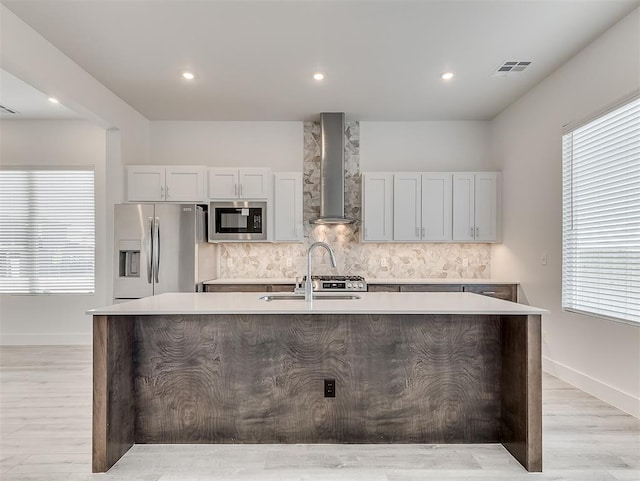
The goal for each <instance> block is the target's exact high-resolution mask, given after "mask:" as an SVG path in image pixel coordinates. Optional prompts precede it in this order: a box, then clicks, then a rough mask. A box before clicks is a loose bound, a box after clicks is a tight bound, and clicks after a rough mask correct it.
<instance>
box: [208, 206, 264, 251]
mask: <svg viewBox="0 0 640 481" xmlns="http://www.w3.org/2000/svg"><path fill="white" fill-rule="evenodd" d="M256 240H267V203H266V202H264V201H263V202H249V201H243V200H237V201H231V202H211V203H210V205H209V242H219V241H256Z"/></svg>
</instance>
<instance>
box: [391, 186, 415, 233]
mask: <svg viewBox="0 0 640 481" xmlns="http://www.w3.org/2000/svg"><path fill="white" fill-rule="evenodd" d="M421 195H422V176H421V175H420V174H413V173H409V174H395V175H394V176H393V240H395V241H419V240H420V235H421V227H422V226H421V219H422V212H421V210H422V209H421V207H422V202H421Z"/></svg>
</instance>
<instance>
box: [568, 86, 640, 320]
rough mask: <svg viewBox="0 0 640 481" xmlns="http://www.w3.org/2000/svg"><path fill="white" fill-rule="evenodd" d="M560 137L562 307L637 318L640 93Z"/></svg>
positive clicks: (639, 315) (639, 303)
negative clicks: (561, 178)
mask: <svg viewBox="0 0 640 481" xmlns="http://www.w3.org/2000/svg"><path fill="white" fill-rule="evenodd" d="M562 144H563V145H562V160H563V229H562V230H563V236H562V237H563V239H562V307H563V308H564V309H566V310H570V311H576V312H580V313H584V314H592V315H597V316H600V317H606V318H611V319H615V320H622V321H626V322H634V323H636V322H638V323H640V98H635V99H633V100H631V101H630V102H627V103H626V104H624V105H623V106H621V107H618V108H616V109H614V110H612V111H609V112H607V113H605V114H603V115H601V116H600V117H598V118H596V119H595V120H592V121H590V122H589V123H587V124H584V125H582V126H580V127H578V128H575V129H573V130H571V131H569V132H567V133H566V134H565V135H564V136H563V142H562Z"/></svg>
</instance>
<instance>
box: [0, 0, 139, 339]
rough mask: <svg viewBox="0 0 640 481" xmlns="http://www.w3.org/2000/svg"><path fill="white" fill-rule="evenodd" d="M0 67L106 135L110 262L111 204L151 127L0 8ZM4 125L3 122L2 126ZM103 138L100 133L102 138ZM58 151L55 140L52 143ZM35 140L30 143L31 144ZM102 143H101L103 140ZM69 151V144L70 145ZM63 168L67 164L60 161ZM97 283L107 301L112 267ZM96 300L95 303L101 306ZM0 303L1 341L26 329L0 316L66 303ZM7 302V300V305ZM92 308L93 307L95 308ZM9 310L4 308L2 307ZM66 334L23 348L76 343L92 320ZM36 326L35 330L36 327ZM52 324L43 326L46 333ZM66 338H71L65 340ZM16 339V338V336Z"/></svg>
mask: <svg viewBox="0 0 640 481" xmlns="http://www.w3.org/2000/svg"><path fill="white" fill-rule="evenodd" d="M0 44H1V45H2V48H1V49H0V67H2V68H3V69H4V70H6V71H7V72H9V73H11V74H12V75H14V76H15V77H17V78H19V79H21V80H23V81H24V82H26V83H28V84H30V85H32V86H33V87H35V88H36V89H38V90H40V91H41V92H43V93H45V94H47V95H51V96H54V97H56V98H58V99H59V100H60V102H62V103H63V104H64V105H65V106H66V107H69V108H70V109H72V110H74V111H76V112H77V113H79V114H80V115H82V116H83V117H84V118H86V119H87V120H89V121H91V122H93V123H95V124H96V125H100V126H102V128H103V129H104V128H106V129H108V130H107V132H106V153H104V147H103V155H105V156H106V162H105V163H104V174H103V179H104V180H100V179H97V181H98V183H100V182H104V184H103V185H104V187H103V189H104V192H105V195H104V204H105V205H104V207H103V208H102V209H101V212H102V213H103V215H104V216H105V219H106V221H105V222H106V224H105V227H104V231H103V232H102V233H100V234H99V237H100V239H104V242H105V247H104V253H103V254H100V255H101V256H102V257H103V258H108V259H110V258H111V254H110V253H111V252H112V251H113V238H112V234H111V232H112V231H113V230H112V226H113V204H115V203H118V202H121V201H122V199H123V197H122V192H123V187H122V183H123V182H122V164H132V163H145V162H148V158H149V122H148V120H147V119H146V118H144V117H143V116H142V115H140V113H138V112H137V111H136V110H135V109H133V108H132V107H131V106H129V105H128V104H127V103H126V102H124V101H123V100H122V99H121V98H119V97H118V96H116V95H115V94H113V92H111V91H110V90H108V89H107V88H106V87H105V86H104V85H102V84H101V83H100V82H98V81H97V80H96V79H95V78H93V77H92V76H91V75H89V73H87V72H86V71H85V70H83V69H82V68H81V67H80V66H78V65H77V64H76V63H75V62H73V61H72V60H71V59H70V58H69V57H67V56H66V55H64V54H63V53H62V52H61V51H60V50H58V49H57V48H56V47H54V46H53V45H52V44H51V43H49V42H48V41H47V40H46V39H45V38H44V37H42V36H41V35H40V34H39V33H38V32H36V31H35V30H33V29H32V28H31V27H30V26H29V25H27V24H26V23H24V22H23V21H22V20H20V19H19V18H18V17H17V16H16V15H14V14H13V13H12V12H11V11H10V10H8V9H7V8H6V7H5V6H4V5H0ZM3 123H4V122H3ZM102 135H103V136H104V131H103V134H102ZM51 140H52V142H54V144H55V145H56V146H57V141H56V140H54V139H51ZM32 141H33V139H32ZM103 142H104V140H103ZM70 148H73V145H71V146H70ZM64 165H67V162H66V161H65V162H64ZM96 261H97V262H98V263H104V259H102V260H100V259H96ZM99 276H100V278H99V279H96V281H97V282H98V284H99V285H103V286H104V290H105V291H106V295H104V297H105V299H110V298H111V291H112V280H111V279H112V266H111V262H106V268H104V269H103V272H102V273H100V274H99ZM99 297H100V295H99V294H98V297H97V298H96V299H95V302H96V303H97V304H104V302H105V301H103V300H102V299H100V300H99V299H98V298H99ZM4 301H5V300H4V299H3V324H2V329H1V331H0V333H1V334H2V336H1V337H0V342H4V339H5V337H6V336H19V335H22V334H25V332H26V331H25V330H24V329H26V328H24V327H23V326H22V325H17V324H10V325H9V324H7V323H5V322H4V314H5V312H6V313H8V312H9V311H5V310H4V309H9V307H11V309H13V310H12V311H11V312H13V313H15V314H20V316H21V318H22V319H23V322H24V324H25V325H32V323H33V322H36V321H34V320H33V319H43V320H44V319H47V318H48V317H51V316H52V315H54V314H53V313H54V312H55V311H56V310H58V309H59V310H61V312H63V311H64V310H65V309H66V306H67V304H68V303H69V301H68V300H67V301H65V300H63V298H62V297H61V298H58V297H56V300H55V301H54V300H51V301H50V302H59V304H56V305H55V306H54V305H53V304H42V305H40V304H39V303H35V302H34V303H32V304H28V305H27V304H10V305H9V304H6V302H4ZM7 302H8V301H7ZM95 305H96V304H92V306H94V307H95ZM5 306H8V307H5ZM69 323H70V326H71V325H73V326H74V327H73V328H71V327H70V330H69V331H64V332H63V331H60V332H59V333H58V334H59V335H57V336H49V335H48V334H49V333H51V334H56V333H55V332H51V331H49V330H41V329H37V330H36V329H35V327H34V330H33V331H32V332H31V334H29V335H28V336H27V337H23V338H22V339H23V343H25V344H29V343H36V344H37V343H42V342H46V343H58V344H70V343H76V342H80V341H79V339H80V338H79V337H77V336H75V335H71V334H69V333H72V332H80V331H76V330H75V329H76V328H77V329H83V330H84V331H83V332H84V333H90V332H91V324H90V319H88V318H87V317H86V316H83V317H82V320H80V318H74V319H73V320H69ZM34 326H35V325H34ZM50 326H51V325H47V326H46V327H47V329H48V328H49V327H50ZM67 334H69V335H67ZM80 337H81V338H82V339H85V342H87V343H89V342H90V337H87V336H86V335H85V334H82V333H81V334H80ZM14 339H17V338H15V337H14Z"/></svg>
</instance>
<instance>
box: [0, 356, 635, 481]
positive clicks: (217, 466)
mask: <svg viewBox="0 0 640 481" xmlns="http://www.w3.org/2000/svg"><path fill="white" fill-rule="evenodd" d="M543 403H544V406H543V413H544V420H543V427H544V438H543V443H544V473H542V474H529V473H527V472H526V471H524V469H522V467H520V465H519V464H517V463H516V462H515V461H514V460H513V458H512V457H511V456H510V455H509V454H508V453H507V452H506V451H505V450H504V449H503V448H502V446H500V445H177V446H176V445H137V446H134V447H133V448H132V449H131V450H130V451H129V452H128V453H127V454H126V455H125V456H124V458H123V459H121V460H120V462H119V463H118V464H116V465H115V466H114V467H113V468H112V469H111V470H110V471H109V473H107V474H103V475H92V474H91V350H90V348H88V347H68V346H56V347H2V348H0V438H1V440H0V479H2V480H4V481H19V480H20V481H62V480H65V481H67V480H68V481H85V480H104V481H125V480H126V481H205V480H216V481H217V480H225V481H248V480H251V481H275V480H278V481H293V480H301V481H302V480H304V481H316V480H317V481H320V480H322V481H336V480H363V481H364V480H366V481H419V480H420V481H422V480H482V481H506V480H509V481H511V480H515V481H517V480H524V479H536V480H545V481H547V480H553V481H560V480H575V481H616V480H617V481H638V480H640V420H638V419H636V418H633V417H632V416H629V415H626V414H624V413H623V412H621V411H619V410H617V409H615V408H613V407H611V406H609V405H607V404H605V403H603V402H602V401H599V400H598V399H595V398H593V397H592V396H589V395H588V394H585V393H583V392H582V391H579V390H577V389H575V388H573V387H571V386H569V385H568V384H565V383H564V382H562V381H560V380H558V379H556V378H553V377H551V376H549V375H545V376H544V378H543Z"/></svg>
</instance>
